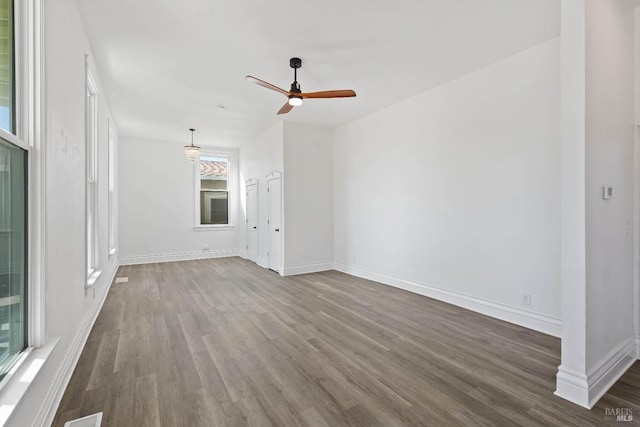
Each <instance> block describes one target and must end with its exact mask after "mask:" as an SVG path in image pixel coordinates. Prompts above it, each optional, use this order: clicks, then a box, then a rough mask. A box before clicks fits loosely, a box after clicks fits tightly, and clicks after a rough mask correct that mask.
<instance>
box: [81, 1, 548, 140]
mask: <svg viewBox="0 0 640 427" xmlns="http://www.w3.org/2000/svg"><path fill="white" fill-rule="evenodd" d="M559 3H560V2H559V1H558V0H321V1H318V0H316V1H312V0H272V1H265V0H242V1H241V0H216V1H214V0H185V1H176V0H135V1H132V0H111V1H103V0H77V4H78V7H79V9H80V12H81V15H82V18H83V20H84V22H85V27H86V30H87V33H88V35H89V39H90V42H91V45H92V49H93V53H94V55H95V61H96V63H97V65H98V68H99V74H100V77H101V81H102V84H103V90H104V92H105V93H106V96H107V98H108V100H109V103H110V106H111V109H112V113H113V116H114V119H115V122H116V124H117V126H118V130H119V133H120V135H121V136H128V137H140V138H147V139H158V140H170V141H174V140H175V141H176V142H179V143H181V144H183V143H187V142H189V138H190V134H189V131H188V129H189V128H190V127H194V128H196V129H197V131H196V135H195V142H196V144H211V145H223V146H238V145H242V143H244V142H245V141H247V140H249V139H251V138H252V137H253V136H255V135H257V134H258V133H259V132H261V131H263V130H265V129H266V128H267V127H269V126H270V125H272V124H273V123H275V122H276V121H277V120H279V119H280V118H284V119H285V120H287V121H295V122H304V123H321V124H326V125H330V126H336V125H340V124H343V123H346V122H349V121H351V120H354V119H356V118H358V117H361V116H364V115H366V114H369V113H371V112H373V111H376V110H379V109H381V108H384V107H386V106H388V105H391V104H394V103H396V102H399V101H401V100H404V99H406V98H409V97H411V96H413V95H414V94H417V93H420V92H424V91H425V90H427V89H430V88H433V87H435V86H438V85H440V84H443V83H445V82H447V81H450V80H453V79H455V78H458V77H460V76H462V75H464V74H467V73H469V72H472V71H474V70H477V69H479V68H482V67H484V66H486V65H489V64H491V63H492V62H495V61H497V60H500V59H502V58H505V57H507V56H509V55H512V54H514V53H516V52H518V51H520V50H523V49H525V48H528V47H531V46H535V45H536V44H539V43H541V42H543V41H545V40H548V39H550V38H553V37H556V36H558V34H559V28H560V24H559V15H560V11H559V9H560V5H559ZM292 56H299V57H301V58H302V60H303V65H302V69H301V70H299V72H298V81H299V82H300V84H301V86H302V90H303V91H306V92H310V91H319V90H329V89H354V90H355V91H356V92H357V93H358V96H357V98H351V99H332V100H320V99H318V100H315V99H314V100H307V101H305V103H304V105H303V106H301V107H297V108H295V109H294V110H293V111H292V112H291V113H289V114H288V115H285V116H276V112H277V110H278V109H279V108H280V107H281V106H282V104H283V103H284V102H285V101H286V98H285V97H283V96H282V95H280V94H278V93H275V92H271V91H269V90H266V89H264V88H261V87H259V86H257V85H255V84H251V83H249V82H247V81H246V80H245V79H244V76H245V75H247V74H250V75H253V76H256V77H258V78H261V79H263V80H267V81H269V82H271V83H273V84H276V85H278V86H280V87H282V88H285V89H288V88H289V85H290V84H291V81H292V80H293V70H292V69H291V68H289V58H290V57H292ZM219 105H223V106H224V109H220V108H218V106H219Z"/></svg>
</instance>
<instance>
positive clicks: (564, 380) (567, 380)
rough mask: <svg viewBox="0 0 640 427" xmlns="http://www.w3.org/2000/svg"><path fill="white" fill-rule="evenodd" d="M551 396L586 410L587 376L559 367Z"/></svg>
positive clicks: (587, 399)
mask: <svg viewBox="0 0 640 427" xmlns="http://www.w3.org/2000/svg"><path fill="white" fill-rule="evenodd" d="M553 394H555V395H556V396H558V397H561V398H563V399H566V400H568V401H569V402H573V403H575V404H576V405H580V406H582V407H585V408H588V407H589V406H588V401H589V397H588V394H589V382H588V381H587V376H586V375H584V374H582V373H580V372H575V371H572V370H569V369H567V368H565V367H564V366H562V365H560V366H559V367H558V373H557V374H556V391H555V392H554V393H553Z"/></svg>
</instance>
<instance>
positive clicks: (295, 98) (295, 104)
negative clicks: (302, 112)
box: [289, 95, 302, 107]
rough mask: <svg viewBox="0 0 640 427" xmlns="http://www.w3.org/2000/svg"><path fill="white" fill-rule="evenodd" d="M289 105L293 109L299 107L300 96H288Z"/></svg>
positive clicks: (300, 103)
mask: <svg viewBox="0 0 640 427" xmlns="http://www.w3.org/2000/svg"><path fill="white" fill-rule="evenodd" d="M289 105H291V106H293V107H299V106H300V105H302V97H300V96H293V95H292V96H290V97H289Z"/></svg>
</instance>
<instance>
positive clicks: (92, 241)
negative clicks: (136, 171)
mask: <svg viewBox="0 0 640 427" xmlns="http://www.w3.org/2000/svg"><path fill="white" fill-rule="evenodd" d="M85 70H86V73H85V76H86V92H85V95H86V98H85V132H86V140H85V149H86V163H85V165H86V167H85V171H86V180H85V184H86V188H85V197H86V206H85V208H86V214H85V233H86V239H85V240H86V241H85V250H86V252H85V254H86V260H85V262H86V268H85V271H86V274H87V282H86V285H85V289H87V288H90V287H92V286H93V285H94V284H95V283H96V281H97V280H98V277H100V274H101V273H102V270H100V268H99V260H100V257H99V253H100V242H99V240H100V234H99V230H98V224H99V221H98V208H99V200H100V191H99V188H100V179H99V176H100V175H99V173H98V172H99V171H98V118H99V111H98V108H99V107H98V104H99V97H100V91H99V90H98V85H97V83H96V80H95V78H94V77H93V73H92V72H91V68H90V66H89V55H85Z"/></svg>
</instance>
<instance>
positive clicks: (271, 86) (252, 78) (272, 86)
mask: <svg viewBox="0 0 640 427" xmlns="http://www.w3.org/2000/svg"><path fill="white" fill-rule="evenodd" d="M245 79H247V80H249V81H252V82H254V83H255V84H257V85H260V86H262V87H266V88H267V89H271V90H274V91H276V92H280V93H281V94H283V95H284V96H289V92H287V91H286V90H284V89H281V88H279V87H278V86H275V85H272V84H271V83H269V82H265V81H264V80H260V79H259V78H257V77H253V76H246V77H245Z"/></svg>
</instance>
